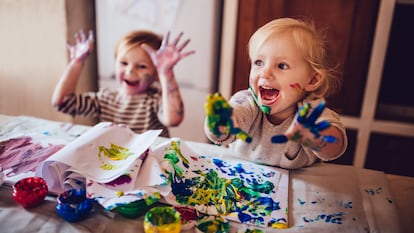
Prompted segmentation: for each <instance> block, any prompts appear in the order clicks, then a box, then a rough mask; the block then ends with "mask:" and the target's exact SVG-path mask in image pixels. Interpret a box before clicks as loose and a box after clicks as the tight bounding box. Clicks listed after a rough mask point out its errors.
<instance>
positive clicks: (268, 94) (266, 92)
mask: <svg viewBox="0 0 414 233" xmlns="http://www.w3.org/2000/svg"><path fill="white" fill-rule="evenodd" d="M278 94H279V91H278V90H276V89H265V88H260V96H261V97H262V99H264V100H269V101H271V100H273V99H275V98H276V97H277V96H278Z"/></svg>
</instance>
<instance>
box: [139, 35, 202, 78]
mask: <svg viewBox="0 0 414 233" xmlns="http://www.w3.org/2000/svg"><path fill="white" fill-rule="evenodd" d="M182 36H183V33H182V32H181V33H180V34H179V35H178V36H177V38H175V39H174V41H173V43H170V42H169V39H170V32H167V35H166V36H165V37H164V39H163V40H162V43H161V47H160V48H159V49H158V50H157V51H155V50H154V49H153V48H152V47H151V46H149V45H146V44H143V45H142V46H141V47H142V48H143V49H145V51H147V53H148V54H149V55H150V57H151V59H152V62H153V63H154V65H155V66H156V67H157V69H158V71H161V72H164V71H168V70H172V68H173V67H174V66H175V65H176V64H177V63H178V62H179V61H180V60H181V59H183V58H184V57H187V56H189V55H191V54H193V53H195V51H194V50H192V51H189V52H182V51H183V49H184V48H185V47H186V46H187V45H188V43H190V39H187V40H185V41H184V42H183V43H182V44H180V45H179V44H178V43H179V41H180V39H181V37H182Z"/></svg>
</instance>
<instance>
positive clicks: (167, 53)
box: [52, 30, 194, 137]
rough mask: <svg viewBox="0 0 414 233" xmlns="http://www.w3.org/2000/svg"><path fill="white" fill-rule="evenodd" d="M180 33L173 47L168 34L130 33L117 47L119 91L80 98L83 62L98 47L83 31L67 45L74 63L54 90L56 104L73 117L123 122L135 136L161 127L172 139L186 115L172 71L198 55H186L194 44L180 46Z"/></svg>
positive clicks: (86, 93) (90, 33) (85, 94)
mask: <svg viewBox="0 0 414 233" xmlns="http://www.w3.org/2000/svg"><path fill="white" fill-rule="evenodd" d="M182 35H183V33H180V34H179V35H178V36H177V37H176V38H175V39H174V41H172V43H170V41H169V36H170V33H169V32H168V33H167V34H166V36H165V37H164V39H162V38H161V37H160V36H158V35H157V34H155V33H153V32H150V31H145V30H138V31H132V32H130V33H128V34H126V35H125V36H124V37H122V38H121V39H120V40H119V42H118V44H117V46H116V49H115V63H116V64H115V78H116V82H117V84H118V89H108V88H104V89H100V90H99V91H98V92H85V93H80V94H76V93H75V89H76V84H77V82H78V79H79V77H80V74H81V71H82V68H83V64H84V62H85V60H86V59H87V57H88V54H90V52H91V51H92V49H93V45H94V37H93V32H92V31H90V32H89V35H86V34H85V33H84V32H83V31H80V32H79V33H77V34H76V35H75V39H76V44H75V45H69V51H70V57H71V60H70V63H69V64H68V66H67V67H66V69H65V71H64V72H63V74H62V76H61V78H60V80H59V81H58V83H57V85H56V87H55V90H54V93H53V96H52V105H53V106H54V107H56V108H57V110H58V111H60V112H63V113H66V114H70V115H72V116H75V115H85V116H96V117H98V120H99V121H109V122H113V123H116V124H124V125H126V126H128V127H129V128H130V129H131V130H133V131H134V132H136V133H142V132H144V131H146V130H150V129H162V130H163V131H162V133H161V136H164V137H169V131H168V127H170V126H178V125H179V124H180V123H181V122H182V120H183V117H184V105H183V101H182V98H181V94H180V89H179V86H178V84H177V81H176V79H175V75H174V71H173V68H174V66H175V65H176V64H177V63H178V62H179V61H180V60H181V59H183V58H185V57H187V56H189V55H191V54H193V53H194V51H189V52H183V49H184V48H185V47H186V46H187V44H188V43H189V42H190V40H189V39H187V40H185V41H184V42H183V43H180V39H181V37H182Z"/></svg>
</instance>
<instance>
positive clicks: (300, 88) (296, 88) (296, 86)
mask: <svg viewBox="0 0 414 233" xmlns="http://www.w3.org/2000/svg"><path fill="white" fill-rule="evenodd" d="M289 86H290V87H291V88H293V89H294V90H295V91H296V92H297V93H301V92H302V90H303V88H302V86H301V85H300V84H299V83H293V84H290V85H289Z"/></svg>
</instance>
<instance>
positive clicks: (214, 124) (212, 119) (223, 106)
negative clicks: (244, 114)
mask: <svg viewBox="0 0 414 233" xmlns="http://www.w3.org/2000/svg"><path fill="white" fill-rule="evenodd" d="M205 110H206V115H207V124H208V128H209V130H210V132H212V133H213V134H214V135H215V136H216V137H221V136H223V135H236V137H237V138H239V139H242V140H244V141H246V142H247V143H250V142H251V141H252V138H251V137H250V135H248V134H247V133H246V132H244V131H243V130H241V129H240V128H237V127H234V124H233V120H232V118H231V117H232V111H233V110H232V108H231V106H230V105H229V103H228V102H227V100H226V99H225V98H224V97H223V96H222V95H221V94H220V93H215V94H213V95H208V96H207V102H206V103H205Z"/></svg>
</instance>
